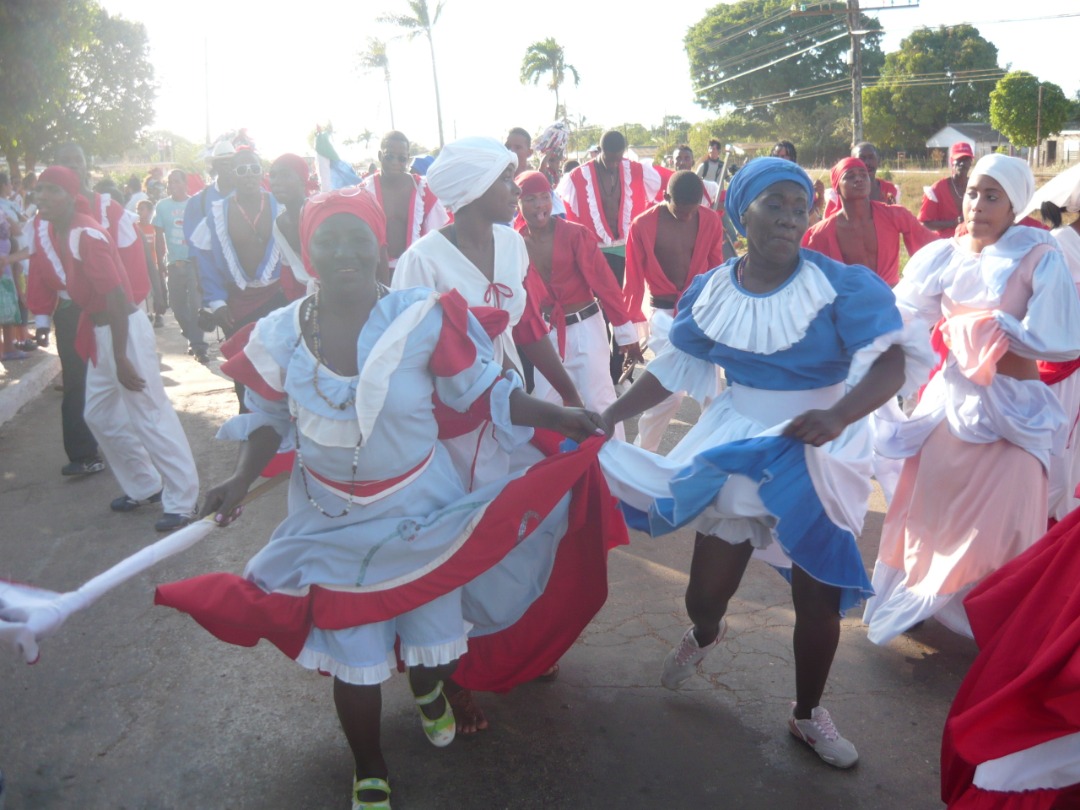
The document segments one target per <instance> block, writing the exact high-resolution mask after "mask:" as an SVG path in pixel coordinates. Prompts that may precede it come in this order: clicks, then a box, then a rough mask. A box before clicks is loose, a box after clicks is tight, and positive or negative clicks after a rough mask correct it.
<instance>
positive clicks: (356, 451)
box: [293, 420, 364, 520]
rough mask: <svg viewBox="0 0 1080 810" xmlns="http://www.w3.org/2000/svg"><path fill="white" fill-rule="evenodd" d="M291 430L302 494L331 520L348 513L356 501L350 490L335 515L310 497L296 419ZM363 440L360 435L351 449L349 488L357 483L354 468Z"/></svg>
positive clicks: (356, 464) (357, 461) (355, 468)
mask: <svg viewBox="0 0 1080 810" xmlns="http://www.w3.org/2000/svg"><path fill="white" fill-rule="evenodd" d="M293 430H294V431H295V433H296V441H295V446H296V466H297V467H299V468H300V480H301V481H302V482H303V484H304V495H306V496H307V499H308V503H310V504H311V505H312V506H314V507H315V508H316V509H317V510H318V511H319V513H320V514H322V515H323V517H328V518H330V519H331V520H336V519H337V518H343V517H345V516H346V515H347V514H349V512H351V511H352V508H353V504H354V503H356V501H354V500H353V496H352V492H351V491H350V492H349V497H348V499H347V500H346V502H345V508H344V509H343V510H342V511H340V512H338V513H337V514H336V515H331V514H330V513H329V512H327V511H326V510H325V509H323V508H322V507H321V506H320V505H319V502H318V501H316V500H315V498H314V497H312V495H311V490H310V489H309V488H308V477H307V468H306V467H305V466H304V454H303V453H302V452H301V451H300V427H299V424H298V422H297V421H296V420H293ZM363 440H364V437H363V436H361V437H360V439H359V441H357V442H356V449H354V450H353V457H352V472H351V473H350V481H349V483H350V485H351V486H350V490H351V489H353V488H355V487H356V484H357V480H356V470H357V468H358V467H359V466H360V444H361V442H363Z"/></svg>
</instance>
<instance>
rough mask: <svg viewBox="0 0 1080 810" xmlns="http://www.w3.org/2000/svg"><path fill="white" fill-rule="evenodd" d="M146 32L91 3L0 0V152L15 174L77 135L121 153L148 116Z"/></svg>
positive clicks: (102, 150)
mask: <svg viewBox="0 0 1080 810" xmlns="http://www.w3.org/2000/svg"><path fill="white" fill-rule="evenodd" d="M154 94H155V87H154V83H153V67H152V66H151V64H150V61H149V58H148V44H147V38H146V30H145V29H144V28H143V26H142V25H141V24H139V23H132V22H128V21H126V20H123V19H120V18H118V17H111V16H109V15H108V14H107V13H106V12H105V11H104V10H103V9H102V8H101V6H100V5H99V4H98V3H96V2H93V0H35V2H11V3H0V110H3V114H2V115H0V150H2V151H3V153H4V155H5V156H6V157H7V160H8V164H9V166H10V167H11V169H12V171H16V170H17V166H18V158H19V157H22V158H23V162H24V165H25V166H28V167H31V166H33V165H34V164H35V163H36V162H37V160H38V158H39V157H41V156H42V155H43V154H45V153H46V152H47V151H48V150H49V149H51V148H52V147H54V146H56V145H57V144H59V143H61V142H63V141H66V140H77V141H79V142H80V143H81V144H82V145H83V147H84V148H85V149H86V151H87V153H88V154H99V155H100V154H106V153H107V154H119V153H120V152H122V151H123V150H124V149H126V148H127V147H129V146H131V145H132V144H134V143H136V141H137V140H138V137H139V133H140V131H141V130H143V129H144V128H145V127H146V126H147V124H149V122H150V121H151V120H152V118H153V100H154Z"/></svg>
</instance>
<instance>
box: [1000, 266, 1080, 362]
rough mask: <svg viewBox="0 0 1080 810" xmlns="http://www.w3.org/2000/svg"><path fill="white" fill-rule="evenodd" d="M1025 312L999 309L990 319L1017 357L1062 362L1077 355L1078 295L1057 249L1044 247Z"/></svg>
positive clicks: (1079, 344)
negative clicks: (1017, 314) (1019, 316)
mask: <svg viewBox="0 0 1080 810" xmlns="http://www.w3.org/2000/svg"><path fill="white" fill-rule="evenodd" d="M1031 289H1032V292H1031V298H1030V299H1029V300H1028V305H1027V314H1025V315H1024V317H1023V319H1022V320H1021V319H1017V318H1015V317H1013V316H1012V315H1010V314H1008V313H1006V312H1002V311H1000V310H998V311H996V312H995V313H994V318H995V319H996V320H997V322H998V324H999V325H1000V326H1001V328H1002V329H1003V330H1004V332H1005V334H1006V335H1008V337H1009V350H1010V351H1013V352H1015V353H1016V354H1018V355H1020V356H1021V357H1028V358H1031V359H1034V360H1049V361H1051V362H1055V363H1063V362H1065V361H1067V360H1073V359H1075V358H1076V357H1077V356H1078V355H1080V335H1078V333H1077V328H1076V325H1077V324H1078V323H1080V297H1078V296H1077V294H1076V285H1075V284H1074V283H1073V280H1072V276H1071V275H1070V274H1069V268H1068V267H1067V266H1066V264H1065V259H1064V257H1063V256H1062V254H1061V252H1060V251H1058V250H1056V249H1050V250H1046V251H1045V252H1044V253H1043V255H1042V257H1041V258H1040V259H1039V261H1038V264H1036V266H1035V269H1034V271H1033V273H1032V276H1031Z"/></svg>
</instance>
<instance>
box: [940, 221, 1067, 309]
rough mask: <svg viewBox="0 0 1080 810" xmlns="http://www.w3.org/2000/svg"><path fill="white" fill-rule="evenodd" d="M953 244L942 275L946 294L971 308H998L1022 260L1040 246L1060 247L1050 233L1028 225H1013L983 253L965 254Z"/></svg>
mask: <svg viewBox="0 0 1080 810" xmlns="http://www.w3.org/2000/svg"><path fill="white" fill-rule="evenodd" d="M950 244H951V245H952V247H953V251H952V255H951V256H950V257H949V260H948V262H947V264H946V266H945V268H944V271H943V272H942V279H943V280H944V282H945V284H944V289H943V292H944V293H945V295H947V296H948V297H949V298H950V300H952V301H954V302H956V303H958V304H965V305H968V306H993V305H996V304H998V303H999V302H1000V301H1001V296H1002V295H1003V294H1004V293H1005V286H1006V285H1007V284H1008V283H1009V279H1010V278H1011V277H1012V275H1013V273H1015V272H1016V269H1017V268H1018V267H1019V265H1020V260H1021V259H1023V258H1024V257H1025V256H1027V255H1028V254H1030V253H1031V252H1032V251H1033V250H1036V249H1039V246H1040V245H1041V246H1043V247H1042V248H1041V249H1042V250H1043V251H1045V250H1048V249H1054V248H1056V247H1058V244H1057V240H1055V239H1054V237H1052V236H1051V235H1050V234H1049V233H1047V232H1046V231H1044V230H1042V229H1040V228H1030V227H1028V226H1026V225H1013V226H1012V227H1011V228H1009V230H1007V231H1005V233H1004V234H1003V235H1002V236H1001V238H1000V239H998V240H997V241H996V242H995V243H994V244H992V245H988V246H987V247H985V248H983V250H982V252H981V253H971V252H969V251H967V250H965V249H964V248H963V247H962V244H961V242H960V240H958V239H955V238H954V239H952V240H950Z"/></svg>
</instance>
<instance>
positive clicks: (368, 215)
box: [300, 186, 386, 278]
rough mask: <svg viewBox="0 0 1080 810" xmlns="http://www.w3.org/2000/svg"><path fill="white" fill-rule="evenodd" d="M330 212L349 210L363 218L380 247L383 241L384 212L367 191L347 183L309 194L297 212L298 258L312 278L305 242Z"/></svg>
mask: <svg viewBox="0 0 1080 810" xmlns="http://www.w3.org/2000/svg"><path fill="white" fill-rule="evenodd" d="M334 214H352V215H353V216H354V217H357V218H358V219H361V220H363V221H364V222H366V223H367V224H368V227H370V228H371V230H372V232H373V233H374V234H375V239H376V241H377V242H378V243H379V245H380V247H381V246H382V245H385V244H386V216H385V215H384V214H383V211H382V208H380V207H379V203H378V201H377V200H376V199H375V197H374V196H373V195H372V194H371V193H370V192H368V191H365V190H364V189H362V188H360V187H359V186H350V187H349V188H343V189H338V190H336V191H324V192H322V193H321V194H316V195H315V196H314V197H309V198H308V201H307V202H306V203H304V210H303V212H302V213H301V214H300V258H301V259H303V262H304V268H305V269H306V270H307V271H308V274H309V275H310V276H311V277H312V278H318V277H319V274H318V273H317V272H316V270H315V266H314V265H313V264H312V263H311V255H310V254H309V253H308V244H309V243H310V242H311V237H312V236H314V235H315V231H317V230H318V229H319V226H320V225H322V224H323V222H325V221H326V219H327V218H328V217H332V216H333V215H334Z"/></svg>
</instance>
